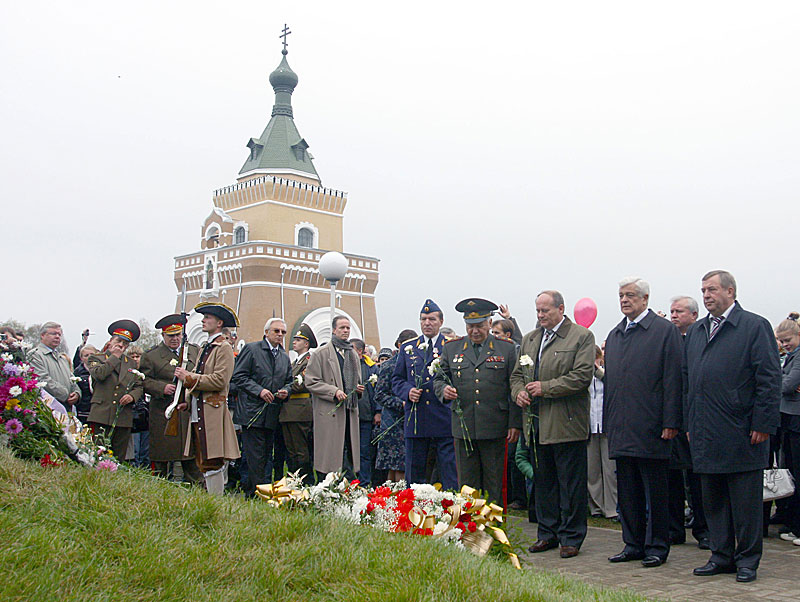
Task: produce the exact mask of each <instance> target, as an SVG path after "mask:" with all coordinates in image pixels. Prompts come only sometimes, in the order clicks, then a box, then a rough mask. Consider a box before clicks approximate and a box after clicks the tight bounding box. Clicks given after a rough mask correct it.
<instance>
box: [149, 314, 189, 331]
mask: <svg viewBox="0 0 800 602" xmlns="http://www.w3.org/2000/svg"><path fill="white" fill-rule="evenodd" d="M185 325H186V316H184V315H183V314H170V315H168V316H164V317H163V318H161V319H160V320H159V321H158V322H156V328H158V329H159V330H161V332H162V333H164V334H180V333H181V332H182V331H183V327H184V326H185Z"/></svg>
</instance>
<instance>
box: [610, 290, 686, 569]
mask: <svg viewBox="0 0 800 602" xmlns="http://www.w3.org/2000/svg"><path fill="white" fill-rule="evenodd" d="M649 299H650V285H649V284H648V283H647V282H645V281H644V280H642V279H641V278H625V279H623V280H622V281H621V282H620V283H619V305H620V310H621V311H622V314H623V315H624V316H625V317H624V318H623V319H622V321H621V322H620V323H619V324H618V325H617V326H616V327H615V328H614V329H613V330H612V331H611V332H610V333H608V337H607V338H606V349H605V369H606V372H605V380H604V388H603V397H604V401H603V418H604V422H605V431H606V434H607V435H608V455H609V457H611V458H613V459H615V460H616V461H617V492H618V496H619V498H618V499H619V516H620V522H621V523H622V539H623V541H624V542H625V549H624V550H623V551H622V552H620V553H619V554H615V555H614V556H611V557H610V558H609V560H610V561H611V562H627V561H630V560H641V561H642V565H643V566H644V567H656V566H660V565H661V564H663V563H664V562H666V561H667V556H669V546H670V540H669V509H668V505H667V501H668V498H669V494H668V491H669V490H668V488H667V471H668V469H669V457H670V451H671V443H670V440H671V439H673V438H674V437H675V435H677V434H678V428H679V427H680V425H681V408H682V403H681V402H682V400H681V395H682V384H681V351H682V350H681V342H680V335H679V334H678V329H677V328H675V326H674V325H673V324H671V323H670V322H669V321H668V320H665V319H664V318H662V317H660V316H658V315H656V314H655V313H654V312H653V311H652V310H650V309H648V308H647V305H648V301H649Z"/></svg>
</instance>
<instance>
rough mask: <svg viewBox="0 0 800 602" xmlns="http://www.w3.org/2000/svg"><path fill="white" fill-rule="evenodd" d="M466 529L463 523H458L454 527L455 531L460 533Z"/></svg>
mask: <svg viewBox="0 0 800 602" xmlns="http://www.w3.org/2000/svg"><path fill="white" fill-rule="evenodd" d="M466 528H467V527H466V525H464V523H458V524H457V525H456V529H459V530H460V531H461V532H462V533H463V532H464V531H465V530H466Z"/></svg>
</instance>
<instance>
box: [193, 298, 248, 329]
mask: <svg viewBox="0 0 800 602" xmlns="http://www.w3.org/2000/svg"><path fill="white" fill-rule="evenodd" d="M194 310H195V311H196V312H197V313H199V314H204V315H205V314H208V315H210V316H215V317H217V318H219V319H220V320H222V325H223V326H227V327H228V328H236V327H237V326H239V318H237V317H236V312H235V311H233V309H231V308H230V307H228V306H227V305H225V304H224V303H198V304H197V305H195V306H194Z"/></svg>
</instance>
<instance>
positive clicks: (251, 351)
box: [233, 318, 292, 495]
mask: <svg viewBox="0 0 800 602" xmlns="http://www.w3.org/2000/svg"><path fill="white" fill-rule="evenodd" d="M285 335H286V322H284V321H283V320H281V319H280V318H270V319H269V320H267V323H266V325H265V326H264V338H263V339H262V340H261V341H258V342H255V343H248V344H247V345H245V346H244V347H243V348H242V350H241V352H240V353H239V356H238V357H237V358H236V366H235V367H234V370H233V383H234V384H235V385H236V388H237V390H238V398H237V400H236V405H235V406H234V411H233V421H234V422H235V423H236V424H239V425H241V427H242V453H243V454H244V456H245V458H246V459H247V466H248V470H249V472H248V483H247V490H246V493H247V495H253V494H254V493H255V489H256V485H260V484H263V483H271V482H272V448H273V444H274V441H275V429H276V428H278V426H279V425H278V415H279V414H280V409H281V404H282V403H283V401H284V400H285V399H286V398H287V397H288V396H289V391H290V389H291V386H292V363H291V362H290V361H289V356H288V355H287V354H286V351H284V349H283V345H282V343H283V338H284V336H285Z"/></svg>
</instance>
